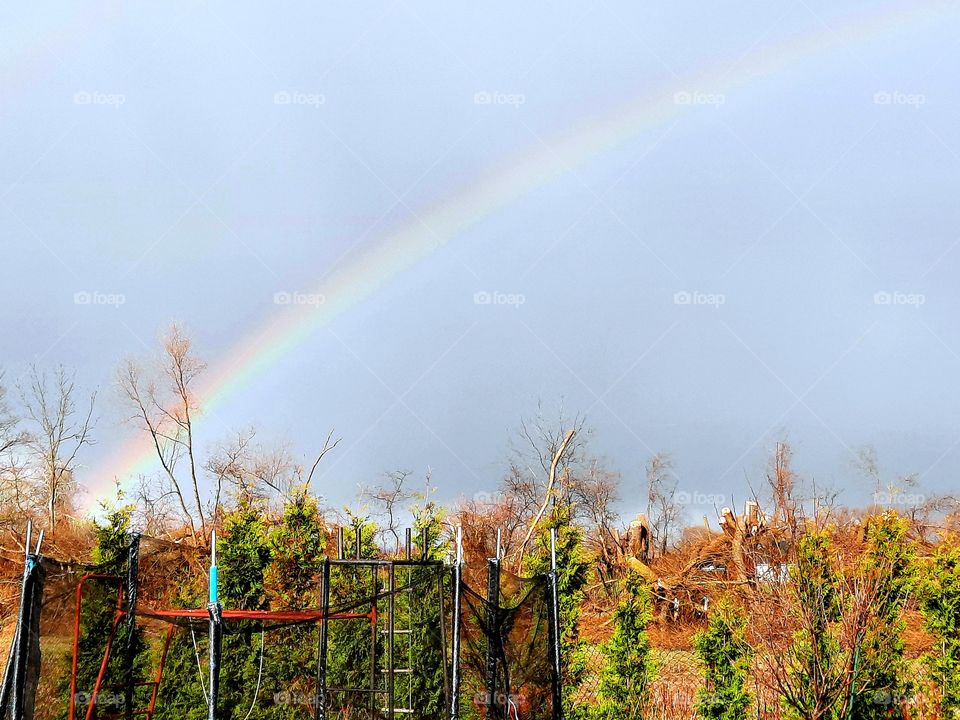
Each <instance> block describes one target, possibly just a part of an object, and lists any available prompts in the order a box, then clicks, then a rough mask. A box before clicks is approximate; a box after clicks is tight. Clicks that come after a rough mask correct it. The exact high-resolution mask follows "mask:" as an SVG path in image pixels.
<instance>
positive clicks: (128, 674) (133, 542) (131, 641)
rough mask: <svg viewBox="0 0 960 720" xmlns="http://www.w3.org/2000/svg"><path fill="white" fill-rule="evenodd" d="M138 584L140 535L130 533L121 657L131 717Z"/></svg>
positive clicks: (126, 706) (127, 711)
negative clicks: (124, 640) (124, 629)
mask: <svg viewBox="0 0 960 720" xmlns="http://www.w3.org/2000/svg"><path fill="white" fill-rule="evenodd" d="M139 584H140V535H139V534H137V533H132V534H131V535H130V546H129V547H128V548H127V592H126V595H127V618H126V620H127V637H126V647H125V648H124V650H125V653H124V658H123V682H124V689H123V695H124V697H123V702H124V716H125V717H126V718H127V720H131V718H133V686H134V682H136V678H135V677H134V664H135V661H136V656H137V594H138V593H137V590H138V588H139Z"/></svg>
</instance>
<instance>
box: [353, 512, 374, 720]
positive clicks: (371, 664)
mask: <svg viewBox="0 0 960 720" xmlns="http://www.w3.org/2000/svg"><path fill="white" fill-rule="evenodd" d="M359 538H360V528H357V542H358V543H359ZM359 549H360V546H359V544H358V545H357V550H358V551H359ZM357 557H358V558H359V554H358V555H357ZM377 571H378V568H377V566H376V565H371V566H370V597H371V598H373V599H372V600H371V601H370V610H371V618H370V720H375V718H376V716H377V713H376V707H377V632H378V631H377V590H378V587H377V584H378V583H377V580H378V577H377Z"/></svg>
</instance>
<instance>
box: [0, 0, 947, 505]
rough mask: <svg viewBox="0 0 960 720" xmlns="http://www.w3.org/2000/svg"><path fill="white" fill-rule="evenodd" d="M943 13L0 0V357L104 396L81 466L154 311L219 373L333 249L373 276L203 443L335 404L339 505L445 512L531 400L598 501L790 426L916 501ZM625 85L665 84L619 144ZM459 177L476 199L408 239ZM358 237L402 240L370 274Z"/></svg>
mask: <svg viewBox="0 0 960 720" xmlns="http://www.w3.org/2000/svg"><path fill="white" fill-rule="evenodd" d="M958 31H960V12H957V11H955V10H952V9H951V6H950V5H949V4H945V3H924V2H916V1H915V0H908V1H905V2H879V1H876V2H836V0H831V1H829V2H828V1H826V0H801V1H799V2H789V1H785V2H780V3H765V2H752V1H751V2H714V3H708V4H704V3H702V2H669V3H665V2H664V3H644V4H637V3H629V2H616V1H615V0H601V1H600V2H596V3H592V2H581V3H570V4H557V3H541V2H537V3H522V4H520V5H518V4H517V3H484V4H483V5H482V6H478V5H474V6H465V5H460V4H452V3H414V2H408V1H407V0H401V1H400V2H393V3H372V4H371V3H366V4H359V5H358V4H356V3H344V4H336V5H333V4H327V3H297V4H286V5H283V6H276V5H269V4H263V3H240V2H197V3H161V4H146V3H133V4H131V3H123V4H120V3H115V2H88V3H43V4H33V5H30V6H17V7H16V8H14V7H13V6H8V7H7V8H5V9H3V10H0V61H2V62H0V97H2V101H0V157H2V158H3V161H2V165H0V242H2V247H3V260H4V268H5V272H4V279H3V283H2V285H0V293H2V295H0V298H2V302H3V310H2V315H0V332H2V337H3V338H4V342H3V346H2V347H3V349H2V353H0V366H2V367H3V368H5V369H6V371H7V380H8V382H11V381H13V380H15V378H16V376H17V375H18V374H19V373H20V372H22V371H23V369H24V368H25V367H26V366H27V364H28V363H30V362H31V361H33V360H35V359H38V361H39V362H40V363H41V364H53V363H56V362H63V363H64V364H66V365H68V366H69V367H72V368H75V369H76V370H77V372H78V374H79V378H80V380H81V382H82V383H83V384H84V386H86V387H91V388H92V387H100V389H101V395H102V402H101V406H100V416H101V421H100V424H99V426H98V431H97V436H98V441H99V442H98V445H97V446H96V447H95V448H92V449H91V451H90V452H89V453H87V456H86V459H85V460H86V464H85V467H84V469H83V471H82V475H81V480H83V481H84V482H85V483H88V484H93V485H100V486H102V485H103V484H104V482H105V480H104V478H103V477H102V474H103V473H104V472H105V470H104V468H114V467H116V466H117V463H116V462H115V460H114V458H115V457H116V456H117V454H118V453H121V454H122V452H123V451H124V448H125V447H128V445H129V442H130V437H131V433H132V431H131V429H130V428H129V427H127V426H125V425H124V424H123V423H122V417H123V412H122V409H121V407H120V404H119V401H118V399H117V395H116V392H115V390H114V388H113V382H112V378H113V373H114V370H115V368H116V366H117V364H118V363H119V362H120V361H121V359H122V358H124V357H125V356H127V355H130V354H143V353H145V352H146V351H147V348H152V347H154V346H155V345H156V340H157V337H158V336H159V335H160V334H161V333H162V331H163V329H164V328H165V327H166V326H167V325H168V324H169V323H170V322H171V321H179V322H182V323H184V324H185V325H186V327H187V328H188V329H189V331H190V332H191V334H192V335H193V337H194V338H195V341H196V344H197V348H198V351H199V353H200V354H201V355H202V356H204V357H205V358H206V359H207V360H208V361H209V362H210V363H211V366H212V367H221V368H222V367H224V366H229V364H230V363H231V361H232V359H233V358H231V353H233V352H235V350H234V348H236V347H237V346H238V345H242V344H243V342H244V340H245V338H249V337H251V335H252V334H253V333H256V332H258V331H259V330H260V329H261V328H263V327H265V326H266V327H271V326H273V325H274V324H275V323H277V322H278V319H281V320H282V319H283V318H284V317H285V315H284V313H289V312H290V311H291V308H290V307H288V306H285V305H283V304H282V301H281V303H280V304H278V302H277V300H276V294H277V293H293V294H296V293H305V294H309V293H313V292H317V291H318V290H317V289H318V288H320V289H324V288H327V287H331V286H330V285H329V282H328V281H329V280H330V278H336V277H338V273H341V274H343V273H344V268H351V267H352V268H355V271H351V272H349V273H346V274H344V275H343V277H344V278H345V279H344V281H343V283H344V284H341V285H339V286H336V287H338V288H340V289H339V290H338V291H337V292H341V293H342V294H344V295H345V296H350V295H351V293H352V292H353V291H352V290H351V289H350V288H351V287H353V286H354V285H356V286H358V287H359V286H363V287H366V284H369V283H372V285H371V288H370V289H368V290H366V291H364V292H362V293H359V294H358V295H357V296H356V297H355V298H353V299H352V300H351V301H350V302H349V303H347V304H346V305H345V306H344V308H343V309H342V311H341V310H338V311H337V312H335V313H331V319H330V321H329V322H325V323H318V324H315V325H313V326H311V330H310V332H309V333H306V334H305V335H304V337H303V338H302V339H301V341H299V342H298V343H296V344H295V345H293V346H292V347H291V349H289V350H284V349H282V348H281V349H276V348H261V350H262V353H261V359H262V362H258V363H253V364H252V365H250V366H246V370H243V368H240V369H238V371H237V373H236V382H234V383H232V384H231V385H230V388H229V391H228V392H225V393H224V396H223V397H222V399H221V400H220V401H219V402H218V403H217V405H216V407H215V409H213V410H211V412H210V413H209V414H208V415H207V416H206V417H205V418H204V420H203V423H204V424H203V426H202V430H201V433H202V440H203V441H204V442H207V443H210V442H213V441H216V440H218V439H221V438H223V437H225V436H226V435H227V434H228V433H229V432H230V431H231V430H234V429H239V428H243V427H245V426H248V425H250V424H254V425H256V426H257V427H258V428H260V429H261V431H262V433H263V435H264V437H269V438H287V439H289V440H290V442H291V443H292V445H293V446H294V447H295V448H297V450H298V452H299V451H302V452H305V453H309V452H310V450H311V449H313V448H314V447H316V446H317V445H318V443H319V442H321V440H322V437H323V436H324V435H325V434H326V432H327V430H328V429H329V428H331V427H335V428H336V429H337V432H338V434H340V435H342V436H343V438H344V441H343V444H342V446H341V448H339V449H338V451H337V453H336V454H335V455H334V456H333V458H332V459H331V460H330V461H329V462H328V463H327V465H326V468H327V469H326V472H325V473H324V475H323V477H322V480H321V482H322V486H321V488H320V491H321V492H322V493H323V494H325V495H326V496H327V497H328V498H329V499H331V500H333V501H334V502H336V503H338V504H339V503H342V502H345V501H348V500H349V499H350V498H351V497H352V496H353V493H354V488H355V486H356V483H358V482H372V481H375V480H376V479H377V478H378V476H379V475H380V474H381V473H382V472H384V471H387V470H391V469H395V468H408V469H414V470H416V471H418V472H422V471H423V470H424V469H425V468H426V466H427V465H430V466H431V467H432V468H433V473H434V479H435V481H436V483H437V484H438V485H439V486H440V488H441V491H442V494H443V496H444V497H453V496H456V495H457V494H459V493H465V494H468V495H469V494H472V493H474V492H478V491H483V492H490V491H492V490H493V489H494V488H495V486H496V483H497V481H498V480H499V478H500V476H501V473H502V467H503V460H504V458H505V456H506V452H507V447H508V440H509V437H510V436H511V434H512V433H513V432H514V431H515V430H516V428H517V425H518V421H519V418H520V417H521V416H524V415H530V414H531V413H533V412H534V411H535V409H536V404H537V400H538V399H542V400H543V401H544V404H545V407H546V408H548V409H550V408H553V407H555V406H556V405H557V403H558V402H559V401H560V399H561V398H563V401H564V404H565V407H566V408H567V410H568V411H570V412H575V411H581V412H586V413H587V416H588V423H589V425H591V426H592V427H593V428H594V429H595V431H596V434H595V438H594V442H593V449H594V451H595V452H596V453H598V454H600V455H603V456H604V457H606V459H607V460H608V462H609V464H610V466H611V467H612V468H613V469H615V470H617V471H619V472H621V473H622V474H623V478H624V494H625V504H624V507H625V510H627V511H631V510H634V509H636V508H637V506H638V505H639V500H638V497H639V491H640V489H641V478H642V468H643V464H644V462H645V460H646V458H647V457H649V455H650V454H651V453H652V452H653V451H659V450H663V451H667V452H670V453H672V455H673V457H674V459H675V464H676V470H677V474H678V476H679V478H680V482H681V487H682V488H683V489H684V490H686V491H687V492H691V493H693V492H702V493H723V494H727V495H728V496H729V495H732V494H736V495H737V496H738V497H741V496H742V494H743V493H744V492H745V487H746V480H745V478H750V479H753V480H759V479H760V478H761V477H762V469H763V467H764V465H765V463H766V460H767V458H768V456H769V453H770V449H771V447H772V446H773V444H774V442H775V441H776V440H777V439H778V438H782V437H785V436H786V437H788V438H789V439H790V440H791V441H792V442H793V443H794V445H795V449H796V456H797V468H798V470H799V471H800V472H801V474H802V475H803V476H804V477H806V478H808V479H816V480H817V481H818V482H822V483H825V484H833V485H835V486H836V487H838V488H847V490H846V491H845V495H844V496H843V499H844V500H846V501H848V502H851V503H854V502H862V501H863V500H865V499H866V497H867V495H868V492H869V489H868V488H866V486H865V483H864V482H863V481H862V480H859V481H858V480H856V473H855V472H854V470H853V469H852V459H853V458H852V451H855V450H856V449H857V448H859V447H861V446H863V445H866V444H870V445H873V446H874V447H875V448H876V450H877V453H878V456H879V458H880V462H881V466H882V468H883V471H884V473H885V474H886V475H887V476H890V477H893V476H895V475H897V474H900V473H909V472H916V473H920V474H921V475H922V476H923V483H924V485H925V486H926V487H928V488H931V489H938V490H941V491H946V490H949V489H951V488H953V487H954V486H955V479H956V476H957V471H958V469H960V447H958V446H957V445H956V444H957V442H958V440H960V435H958V413H960V402H958V400H960V386H958V384H957V383H956V382H955V380H954V379H955V378H956V376H957V374H958V371H960V313H958V312H957V310H958V302H957V301H958V293H960V290H958V287H957V283H956V276H957V271H958V268H960V247H958V246H957V243H958V240H960V228H958V220H960V203H958V202H957V188H958V179H960V122H958V120H960V101H958V96H957V85H956V78H957V76H958V74H960V72H958V71H960V68H958V64H960V51H958V50H957V46H956V37H957V36H958ZM690 78H694V80H690ZM696 78H700V79H701V81H702V82H703V83H705V84H703V85H697V84H696V83H697V82H701V81H698V80H696ZM648 96H649V97H667V98H672V102H673V104H674V105H676V106H677V107H675V108H674V109H673V110H671V111H668V112H662V113H657V112H653V110H651V112H650V113H649V117H647V115H645V114H644V112H640V120H638V121H637V122H636V123H635V127H631V128H630V129H629V132H621V131H619V130H616V129H615V128H616V127H617V123H618V122H619V121H620V120H621V119H622V118H624V117H625V116H627V115H628V114H629V113H630V112H632V111H631V110H630V108H634V109H636V108H637V107H640V108H641V111H642V110H643V108H644V105H643V103H644V102H645V101H644V100H643V99H644V98H646V97H648ZM661 104H662V103H661ZM584 128H587V129H586V130H585V129H584ZM611 128H613V129H611ZM580 137H588V138H592V140H591V141H590V143H588V144H589V146H590V148H591V149H590V151H589V152H588V153H587V154H586V156H585V157H581V156H577V157H576V158H574V157H573V155H572V154H571V155H570V156H569V157H568V155H567V149H568V148H569V147H570V143H571V142H573V144H574V145H576V142H577V140H578V138H580ZM558 165H559V168H560V169H559V171H557V166H558ZM538 173H540V174H542V177H541V176H540V175H538ZM518 175H519V176H521V177H534V178H535V180H534V181H531V182H529V183H526V184H524V183H521V185H523V187H522V188H521V189H520V190H517V191H516V192H513V191H509V192H508V191H505V192H506V197H504V198H501V201H498V202H495V203H494V202H490V203H485V202H484V201H483V197H485V195H484V193H485V192H486V190H487V188H488V187H489V188H493V189H494V190H495V189H496V188H498V187H500V188H503V187H512V186H510V182H511V178H515V177H516V176H518ZM471 193H474V194H471ZM478 193H479V195H478ZM464 194H466V196H467V197H480V198H481V199H480V200H478V201H477V203H476V207H475V208H470V209H471V212H472V215H473V216H472V217H471V221H470V222H469V223H461V224H460V225H459V226H458V227H457V228H456V230H455V231H452V232H446V230H445V229H444V228H443V227H440V228H434V227H433V226H432V224H433V223H442V221H443V218H444V215H443V213H444V209H445V208H449V207H450V206H451V203H455V202H456V199H457V198H461V197H464ZM474 211H475V212H474ZM404 227H406V228H410V227H414V228H419V234H420V236H421V238H420V239H421V247H420V250H419V251H417V252H416V253H415V252H414V251H413V250H412V249H409V248H407V247H406V246H403V245H398V246H397V247H396V248H393V249H391V248H389V243H390V242H392V238H394V237H396V235H395V233H394V231H395V230H396V229H397V228H404ZM434 235H436V238H434ZM434 246H435V247H434ZM385 247H386V249H387V251H392V250H395V252H396V254H398V256H403V257H406V254H409V258H407V259H408V260H409V262H401V263H400V264H401V265H403V267H402V268H399V269H398V268H397V267H393V266H390V265H389V263H387V264H383V263H372V264H371V265H370V266H369V267H368V266H367V265H365V261H364V260H363V258H364V257H367V255H366V254H367V253H368V252H374V251H376V250H377V249H379V250H381V251H383V250H384V248H385ZM424 248H426V249H424ZM357 268H359V269H357ZM324 291H325V292H326V290H324ZM78 293H79V295H78ZM84 293H86V295H84ZM478 293H488V295H486V296H484V295H479V296H478V295H477V294H478ZM113 296H116V297H120V298H122V300H123V303H122V305H119V307H118V306H115V305H111V304H109V303H110V302H111V298H112V297H113ZM281 297H282V296H281ZM297 298H299V299H300V301H303V300H307V301H308V300H309V296H306V297H304V296H295V299H294V301H295V302H296V301H297ZM325 299H326V305H327V306H328V307H327V311H328V310H329V308H330V307H333V306H336V305H337V300H338V299H337V298H336V297H334V298H330V297H327V298H325ZM485 299H490V300H491V302H489V303H485V302H484V300H485ZM87 300H89V302H87ZM104 303H106V304H104ZM297 310H298V311H299V312H304V308H298V309H297ZM310 310H311V308H309V307H308V308H306V311H308V312H309V311H310ZM316 311H317V312H324V311H325V310H324V308H320V307H318V308H317V310H316ZM98 474H99V475H101V477H99V478H98V477H96V475H98ZM107 482H109V481H107ZM693 514H694V515H695V516H696V514H697V512H696V511H694V513H693Z"/></svg>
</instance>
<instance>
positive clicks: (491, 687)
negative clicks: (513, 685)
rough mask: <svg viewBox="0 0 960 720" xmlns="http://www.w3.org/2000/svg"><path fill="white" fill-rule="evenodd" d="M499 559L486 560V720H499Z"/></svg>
mask: <svg viewBox="0 0 960 720" xmlns="http://www.w3.org/2000/svg"><path fill="white" fill-rule="evenodd" d="M499 614H500V558H489V559H488V560H487V621H486V625H487V627H486V634H487V664H486V677H485V681H486V682H485V684H486V686H487V720H493V719H494V718H499V717H500V713H499V711H498V710H497V657H498V655H499V652H498V651H499V648H498V647H497V645H499V643H500V642H502V638H501V637H500V622H499ZM495 643H496V645H495Z"/></svg>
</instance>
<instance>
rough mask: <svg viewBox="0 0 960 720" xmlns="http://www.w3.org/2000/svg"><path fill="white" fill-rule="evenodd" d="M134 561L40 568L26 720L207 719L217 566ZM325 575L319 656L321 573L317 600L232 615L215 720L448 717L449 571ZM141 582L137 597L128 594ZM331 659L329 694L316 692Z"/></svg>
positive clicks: (165, 559)
mask: <svg viewBox="0 0 960 720" xmlns="http://www.w3.org/2000/svg"><path fill="white" fill-rule="evenodd" d="M134 557H135V559H136V562H135V564H134V567H133V569H134V571H135V572H134V573H133V574H131V573H130V570H131V567H130V566H129V563H128V562H127V558H128V553H127V552H126V550H125V549H124V550H123V551H122V552H118V553H117V555H116V558H115V559H114V560H112V561H110V562H105V563H100V564H89V563H87V564H84V563H57V562H52V561H50V560H40V561H39V562H38V563H37V566H36V570H35V575H36V576H37V578H36V579H37V582H36V583H35V585H34V588H35V596H34V597H35V599H36V604H37V608H36V609H37V611H35V612H34V613H32V618H33V619H32V621H31V622H32V623H33V624H32V625H30V626H29V627H28V632H29V633H30V639H31V642H30V643H28V645H29V648H30V653H29V658H28V661H29V662H28V665H29V668H32V673H33V674H32V675H31V674H30V672H28V673H27V674H26V675H25V681H24V682H25V684H26V685H27V686H28V687H27V689H28V690H29V692H25V693H21V696H27V697H29V698H36V702H35V708H34V707H32V706H31V707H28V708H25V709H26V710H27V711H28V712H27V713H26V714H24V715H23V717H25V718H27V719H28V720H31V719H32V718H36V720H48V719H49V720H54V719H56V720H67V719H69V718H76V719H78V720H79V719H80V718H84V719H87V718H89V719H91V720H92V719H93V718H99V719H101V720H105V719H107V718H124V717H128V716H132V717H137V718H147V719H148V720H153V719H156V720H163V719H166V718H169V719H171V720H174V719H175V720H181V719H187V720H193V719H195V720H201V719H202V718H206V717H207V698H208V693H209V691H210V687H209V665H208V650H209V646H208V629H209V615H208V611H207V609H206V592H207V574H206V572H207V571H206V567H205V565H206V562H207V560H206V558H205V557H204V556H202V555H201V554H200V553H199V552H198V551H197V550H195V549H194V548H190V547H187V546H181V545H179V544H177V543H170V542H164V541H160V540H155V539H150V538H143V539H142V540H141V541H140V545H139V552H138V553H137V554H135V555H134ZM329 571H330V583H329V609H328V611H327V613H326V617H327V622H326V627H327V642H326V652H325V654H323V655H322V656H321V653H320V633H321V626H322V624H323V623H322V618H323V617H324V612H323V610H322V607H323V605H322V602H323V593H322V592H321V590H320V588H321V587H322V583H321V582H320V574H319V573H318V577H317V582H316V583H315V585H316V592H315V593H314V594H312V595H310V596H309V597H307V598H300V599H299V601H298V602H295V603H291V602H288V600H287V599H286V598H282V597H273V596H271V595H270V593H264V594H263V595H262V596H260V597H257V598H254V599H252V600H251V601H249V602H246V603H242V605H244V606H243V607H240V608H237V607H225V608H224V609H223V611H222V624H221V628H222V641H221V654H220V657H221V663H220V687H219V694H218V697H219V702H218V717H219V718H223V719H224V720H257V719H264V720H267V719H269V720H274V719H276V720H280V719H286V718H290V719H293V718H314V717H315V716H316V714H317V712H318V706H319V705H320V703H321V699H322V700H323V706H324V708H325V710H326V717H327V718H344V719H349V718H413V719H415V720H420V719H424V720H426V719H427V718H430V719H431V720H439V718H444V717H446V715H447V713H448V712H449V711H448V708H449V687H450V671H451V660H450V654H449V649H450V637H449V636H450V626H451V622H452V618H451V607H452V606H451V595H452V586H451V585H452V584H451V578H450V573H449V570H448V569H447V568H445V567H443V565H442V564H440V563H415V562H413V563H397V564H391V563H385V562H371V563H370V564H357V563H354V564H351V563H338V562H336V561H334V562H332V563H331V567H330V570H329ZM40 580H43V582H40ZM131 580H135V582H134V583H133V585H132V586H133V587H135V588H136V593H135V596H129V595H130V594H129V593H128V592H126V590H125V588H127V587H128V584H129V583H130V581H131ZM78 601H79V602H78ZM131 603H133V604H134V605H135V608H136V610H135V613H133V615H132V617H133V620H134V621H133V622H131V621H130V620H131V614H130V613H129V612H128V609H129V607H130V606H131ZM75 628H78V629H79V632H78V633H75ZM391 629H392V632H391ZM14 645H16V643H11V647H12V646H14ZM321 657H325V665H324V667H325V672H326V688H327V690H326V692H325V693H321V692H318V690H319V688H320V687H321V686H320V685H318V669H319V667H320V660H321ZM38 668H39V672H37V669H38ZM7 675H9V673H5V676H7ZM3 697H6V695H4V696H3ZM3 697H0V702H2V701H3ZM2 717H3V718H4V720H6V718H7V717H8V715H7V708H4V714H2Z"/></svg>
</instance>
